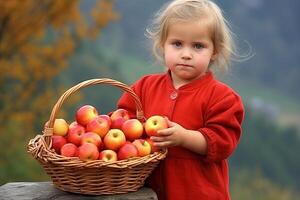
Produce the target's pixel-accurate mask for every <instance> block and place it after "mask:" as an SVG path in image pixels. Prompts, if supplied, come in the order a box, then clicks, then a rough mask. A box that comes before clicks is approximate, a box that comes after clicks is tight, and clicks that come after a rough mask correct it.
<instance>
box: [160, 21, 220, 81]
mask: <svg viewBox="0 0 300 200" xmlns="http://www.w3.org/2000/svg"><path fill="white" fill-rule="evenodd" d="M163 52H164V59H165V63H166V65H167V67H168V68H169V69H170V71H171V75H172V80H173V84H174V86H175V87H180V86H181V85H184V84H186V83H189V82H191V81H193V80H195V79H198V78H199V77H201V76H203V75H204V74H205V73H206V72H207V70H208V66H209V63H210V61H211V60H213V59H214V57H215V55H214V45H213V41H212V39H211V35H210V32H209V30H208V28H207V25H203V24H201V21H200V22H199V21H194V22H177V23H172V24H171V25H170V26H169V30H168V34H167V38H166V41H165V43H164V44H163Z"/></svg>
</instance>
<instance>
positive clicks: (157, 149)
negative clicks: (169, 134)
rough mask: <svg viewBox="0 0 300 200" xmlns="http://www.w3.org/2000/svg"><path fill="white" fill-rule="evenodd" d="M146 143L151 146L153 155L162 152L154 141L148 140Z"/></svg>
mask: <svg viewBox="0 0 300 200" xmlns="http://www.w3.org/2000/svg"><path fill="white" fill-rule="evenodd" d="M146 141H147V142H148V143H149V144H150V146H151V153H154V152H158V151H159V150H160V149H159V148H158V147H156V146H154V144H153V141H152V140H151V139H150V138H147V139H146Z"/></svg>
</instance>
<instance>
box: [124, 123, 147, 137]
mask: <svg viewBox="0 0 300 200" xmlns="http://www.w3.org/2000/svg"><path fill="white" fill-rule="evenodd" d="M122 131H123V132H124V134H125V136H126V139H127V140H130V141H133V140H135V139H138V138H140V137H141V136H142V135H143V131H144V127H143V124H142V123H141V122H140V121H139V120H137V119H129V120H127V121H125V122H124V123H123V125H122Z"/></svg>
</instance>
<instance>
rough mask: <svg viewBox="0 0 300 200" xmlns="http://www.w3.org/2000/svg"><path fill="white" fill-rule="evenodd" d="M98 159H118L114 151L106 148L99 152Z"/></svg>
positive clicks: (108, 160) (110, 160) (109, 160)
mask: <svg viewBox="0 0 300 200" xmlns="http://www.w3.org/2000/svg"><path fill="white" fill-rule="evenodd" d="M99 160H104V161H106V162H112V161H117V160H118V155H117V153H116V152H115V151H113V150H110V149H106V150H103V151H101V152H100V154H99Z"/></svg>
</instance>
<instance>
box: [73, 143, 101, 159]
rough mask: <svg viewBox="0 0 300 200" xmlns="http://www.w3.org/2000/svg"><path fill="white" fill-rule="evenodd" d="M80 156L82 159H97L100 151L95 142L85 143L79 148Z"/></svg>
mask: <svg viewBox="0 0 300 200" xmlns="http://www.w3.org/2000/svg"><path fill="white" fill-rule="evenodd" d="M78 157H79V159H80V160H97V159H98V157H99V151H98V148H97V146H96V145H94V144H93V143H84V144H82V145H81V146H80V147H79V148H78Z"/></svg>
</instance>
